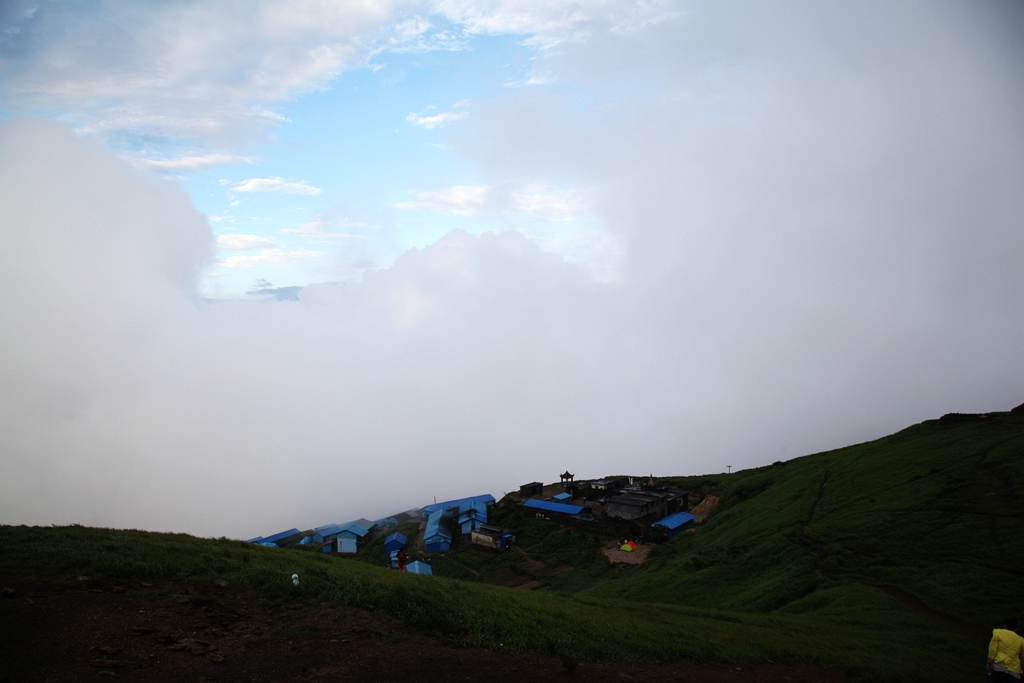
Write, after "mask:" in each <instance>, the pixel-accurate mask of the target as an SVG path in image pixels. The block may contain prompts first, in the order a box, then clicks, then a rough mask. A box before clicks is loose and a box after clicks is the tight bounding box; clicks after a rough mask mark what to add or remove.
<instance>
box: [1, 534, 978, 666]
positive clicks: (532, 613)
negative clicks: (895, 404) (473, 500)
mask: <svg viewBox="0 0 1024 683" xmlns="http://www.w3.org/2000/svg"><path fill="white" fill-rule="evenodd" d="M0 547H2V548H3V549H4V552H3V553H2V555H0V572H3V573H4V574H6V575H12V574H13V575H18V576H20V577H22V578H25V579H32V578H34V579H42V580H53V579H56V580H61V581H69V582H70V581H74V578H75V577H76V576H78V575H83V574H84V575H89V576H93V577H95V578H97V579H100V580H108V581H126V582H127V581H139V580H142V581H154V580H163V579H170V580H174V581H178V582H181V583H184V584H188V583H193V584H195V585H201V584H207V585H208V583H209V582H210V581H211V580H212V579H213V578H221V579H226V580H227V581H229V582H230V584H231V585H232V586H234V587H236V588H240V589H254V590H260V591H262V593H263V595H264V597H265V599H266V600H268V601H269V603H270V606H271V607H273V606H274V605H281V604H283V603H284V602H288V601H296V600H300V601H305V602H307V603H311V604H315V603H316V602H319V601H323V600H333V601H336V602H339V603H342V604H346V605H350V606H354V607H360V608H368V609H373V610H375V611H378V612H382V613H386V614H390V615H393V616H395V617H397V618H399V619H401V620H402V621H404V622H405V623H407V624H409V625H411V626H414V627H417V628H421V629H423V630H425V631H427V632H431V633H434V634H436V635H439V636H441V637H446V638H452V639H454V640H456V641H458V642H462V643H465V644H468V645H474V646H481V647H490V648H503V649H508V650H520V649H532V650H538V651H543V652H554V653H558V654H563V655H567V656H570V657H574V658H577V659H585V660H593V661H601V660H665V659H675V658H678V657H679V656H680V653H681V652H685V653H687V654H688V655H691V656H693V657H695V658H696V659H698V660H705V661H721V662H737V663H738V662H749V661H764V660H766V659H772V660H775V661H805V662H813V663H818V664H824V665H834V666H841V667H844V668H846V669H847V670H848V671H850V672H852V673H856V674H859V677H861V678H863V679H865V680H878V681H889V680H892V681H895V680H906V679H907V677H908V676H909V677H911V678H913V677H915V676H920V675H922V674H926V676H927V677H928V678H930V679H932V680H936V681H955V680H963V679H964V676H965V675H968V674H967V672H966V670H965V668H964V667H963V666H962V662H963V661H964V659H965V652H964V648H963V644H962V643H961V642H960V639H959V638H958V637H957V636H956V634H953V633H951V632H949V631H948V630H946V629H943V628H937V627H936V626H935V625H933V624H931V623H929V622H927V621H925V620H924V619H921V618H919V617H916V616H914V615H912V614H909V613H906V612H904V611H900V610H898V609H888V608H886V606H885V604H884V603H881V604H880V605H879V604H876V605H875V609H876V610H877V612H876V613H872V612H861V613H858V614H859V616H858V614H854V613H852V612H847V613H845V614H843V615H840V616H828V615H826V616H825V617H824V618H822V617H821V616H819V615H814V614H801V615H779V614H743V613H729V612H723V611H718V610H713V609H702V608H693V607H682V606H676V605H659V604H638V603H633V602H626V601H620V600H601V599H595V598H577V597H573V596H568V595H561V594H557V593H551V592H542V593H534V592H528V591H516V590H512V589H503V588H497V587H493V586H487V585H482V584H471V583H466V582H461V581H455V580H447V579H441V578H427V577H420V576H414V575H408V574H403V573H400V572H395V571H390V570H387V569H382V568H378V567H373V566H368V565H365V564H362V563H358V562H352V561H346V560H340V559H337V558H331V557H326V556H323V555H321V554H318V553H304V552H297V551H285V550H278V549H272V548H262V547H258V546H253V545H251V544H246V543H242V542H238V541H228V540H224V539H221V540H212V539H198V538H194V537H191V536H187V535H184V534H155V533H149V532H142V531H116V530H108V529H90V528H84V527H0ZM292 573H298V574H299V576H300V585H299V586H297V587H296V586H293V585H292V584H291V581H290V576H291V574H292ZM845 597H846V598H847V599H852V600H853V601H854V602H855V603H856V604H858V605H863V604H865V600H864V599H863V596H849V595H847V596H845ZM867 602H870V601H867ZM876 602H877V601H876ZM879 615H881V617H882V618H881V619H879ZM881 623H884V624H886V625H887V626H886V628H884V629H880V628H879V624H881ZM921 642H928V643H929V644H930V647H929V649H930V650H931V651H930V652H929V653H928V654H927V656H926V655H925V654H923V653H921V652H920V648H919V647H915V645H916V644H919V643H921Z"/></svg>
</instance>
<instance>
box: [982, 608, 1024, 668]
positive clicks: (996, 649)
mask: <svg viewBox="0 0 1024 683" xmlns="http://www.w3.org/2000/svg"><path fill="white" fill-rule="evenodd" d="M1016 630H1017V617H1008V618H1006V619H1003V627H1002V628H994V629H992V640H991V642H989V644H988V667H987V668H988V672H989V673H990V674H991V675H992V683H1019V681H1020V677H1021V673H1022V672H1021V660H1022V659H1024V638H1021V637H1020V636H1019V635H1017V633H1016Z"/></svg>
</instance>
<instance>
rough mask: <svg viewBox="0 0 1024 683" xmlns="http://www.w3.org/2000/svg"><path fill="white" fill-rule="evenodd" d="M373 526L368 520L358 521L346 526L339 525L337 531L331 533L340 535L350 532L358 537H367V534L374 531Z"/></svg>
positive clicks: (347, 523)
mask: <svg viewBox="0 0 1024 683" xmlns="http://www.w3.org/2000/svg"><path fill="white" fill-rule="evenodd" d="M373 526H374V524H373V522H371V521H370V520H368V519H357V520H356V521H354V522H346V523H345V524H338V525H337V527H338V528H337V530H335V531H332V532H331V533H335V534H338V533H342V532H344V531H350V532H352V533H353V534H355V535H356V536H365V535H366V534H368V533H370V529H372V528H373Z"/></svg>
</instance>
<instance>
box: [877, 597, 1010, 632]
mask: <svg viewBox="0 0 1024 683" xmlns="http://www.w3.org/2000/svg"><path fill="white" fill-rule="evenodd" d="M875 588H877V589H878V590H880V591H882V592H883V593H885V594H886V595H888V596H889V597H891V598H895V599H896V600H899V601H900V602H901V603H903V604H904V605H905V606H906V607H907V608H909V609H910V611H912V612H914V613H915V614H918V615H920V616H922V617H924V618H925V619H931V620H932V621H937V622H939V623H940V624H945V625H946V626H949V627H950V628H955V629H956V630H957V631H960V633H963V634H964V635H966V636H968V637H970V638H973V639H975V640H979V641H987V640H988V638H989V635H990V634H988V633H986V632H985V631H984V630H982V629H979V628H977V627H975V626H971V625H970V624H967V623H964V622H962V621H957V620H956V619H953V618H951V617H947V616H946V615H944V614H939V613H938V612H936V611H935V610H933V609H932V608H931V607H929V606H928V605H926V604H924V603H923V602H922V601H921V600H920V598H918V597H917V596H915V595H911V594H910V593H908V592H906V591H904V590H902V589H899V588H896V587H895V586H875Z"/></svg>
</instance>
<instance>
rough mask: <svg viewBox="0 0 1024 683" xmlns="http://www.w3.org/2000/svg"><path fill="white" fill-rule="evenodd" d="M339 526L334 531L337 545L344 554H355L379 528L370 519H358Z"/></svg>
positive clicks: (338, 549)
mask: <svg viewBox="0 0 1024 683" xmlns="http://www.w3.org/2000/svg"><path fill="white" fill-rule="evenodd" d="M338 526H339V527H340V528H339V529H338V530H337V531H335V532H334V538H335V547H336V548H337V551H338V552H339V553H341V554H342V555H354V554H355V553H356V552H358V550H359V546H361V545H362V544H363V543H365V542H366V541H367V540H369V538H370V537H371V536H372V534H373V532H374V531H376V530H377V526H376V525H375V524H374V523H373V522H371V521H370V520H368V519H357V520H356V521H354V522H347V523H345V524H339V525H338Z"/></svg>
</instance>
